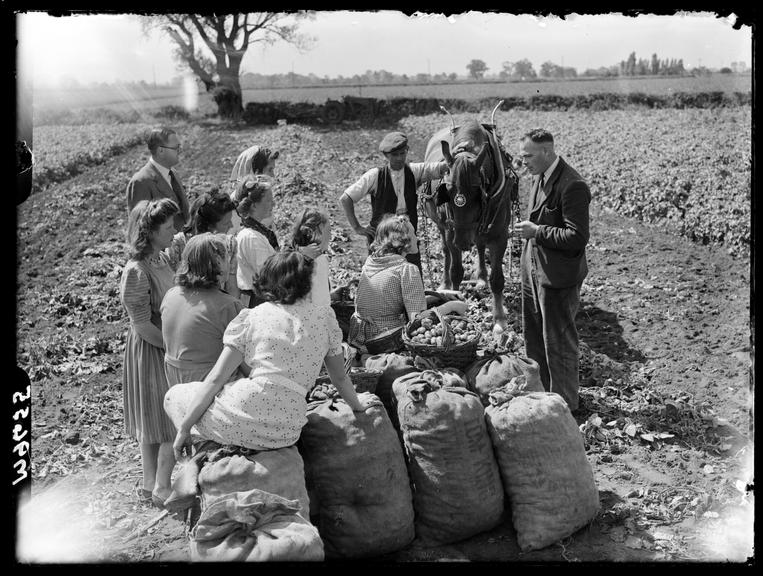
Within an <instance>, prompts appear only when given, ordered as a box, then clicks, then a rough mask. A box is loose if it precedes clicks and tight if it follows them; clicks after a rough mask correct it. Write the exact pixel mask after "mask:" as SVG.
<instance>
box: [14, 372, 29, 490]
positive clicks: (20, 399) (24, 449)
mask: <svg viewBox="0 0 763 576" xmlns="http://www.w3.org/2000/svg"><path fill="white" fill-rule="evenodd" d="M30 396H31V391H30V387H29V385H27V387H26V392H25V393H21V392H14V393H13V406H14V408H15V407H16V404H22V403H26V402H27V401H28V400H29V397H30ZM28 417H29V405H26V406H21V407H19V409H18V410H16V411H15V412H14V413H13V420H14V422H18V421H19V420H26V419H27V418H28ZM28 434H29V431H28V430H27V429H26V428H25V427H24V426H23V425H22V424H16V425H14V427H13V441H14V442H15V443H16V445H15V446H14V447H13V451H14V452H15V453H16V454H17V456H18V457H19V460H17V461H16V462H14V463H13V467H14V468H15V469H16V474H17V475H18V477H17V478H16V479H15V480H14V481H13V485H14V486H15V485H16V484H18V483H19V482H21V481H22V480H24V479H25V478H26V477H27V476H28V475H29V473H28V472H27V460H28V458H27V457H26V456H27V454H29V441H28V440H26V439H25V438H26V437H27V435H28Z"/></svg>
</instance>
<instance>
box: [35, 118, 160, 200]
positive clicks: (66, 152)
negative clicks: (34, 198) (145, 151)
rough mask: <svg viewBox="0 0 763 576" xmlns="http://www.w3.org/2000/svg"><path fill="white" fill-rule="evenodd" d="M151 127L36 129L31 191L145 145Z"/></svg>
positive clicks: (50, 127)
mask: <svg viewBox="0 0 763 576" xmlns="http://www.w3.org/2000/svg"><path fill="white" fill-rule="evenodd" d="M150 127H151V126H150V124H142V123H136V124H89V125H81V126H77V125H60V126H35V127H34V133H33V142H34V147H33V150H34V159H35V163H34V179H33V185H32V191H33V192H38V191H40V190H43V189H44V188H46V187H47V186H49V185H50V184H52V183H54V182H61V181H63V180H66V179H67V178H70V177H72V176H74V175H75V174H79V173H80V172H82V171H83V170H85V169H86V168H87V167H89V166H93V165H95V164H100V163H101V162H103V161H104V160H106V159H108V158H110V157H112V156H114V155H117V154H121V153H122V152H124V151H125V150H126V149H128V148H131V147H133V146H135V145H136V144H139V143H141V142H145V140H146V135H147V132H148V130H149V129H150Z"/></svg>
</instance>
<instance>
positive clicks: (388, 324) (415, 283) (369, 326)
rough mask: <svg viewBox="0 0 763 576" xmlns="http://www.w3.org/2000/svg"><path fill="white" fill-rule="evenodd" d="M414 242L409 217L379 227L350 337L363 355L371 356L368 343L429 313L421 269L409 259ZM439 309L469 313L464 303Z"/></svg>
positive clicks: (392, 218) (397, 217) (387, 219)
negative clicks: (367, 353) (367, 346)
mask: <svg viewBox="0 0 763 576" xmlns="http://www.w3.org/2000/svg"><path fill="white" fill-rule="evenodd" d="M413 242H415V236H414V235H413V233H412V227H411V222H410V220H409V219H408V216H406V215H394V214H385V215H384V216H383V217H382V219H381V221H380V222H379V224H378V225H377V227H376V234H375V237H374V241H373V242H372V243H371V246H370V252H371V254H370V255H369V256H368V258H366V261H365V263H364V264H363V268H362V270H361V274H360V281H359V282H358V290H357V294H356V296H355V313H354V314H353V315H352V317H351V318H350V329H349V334H348V337H347V342H348V343H349V344H350V345H351V346H353V347H354V348H356V349H358V351H359V352H360V353H361V354H364V353H366V352H367V349H366V346H365V343H366V342H367V341H368V340H371V339H372V338H375V337H376V336H378V335H379V334H381V333H382V332H386V331H387V330H392V329H393V328H398V327H401V328H402V327H403V326H404V325H405V324H406V323H407V322H409V321H410V320H412V319H413V318H414V317H415V316H416V315H417V314H419V313H420V312H423V311H424V310H426V309H427V302H426V297H425V293H424V282H423V280H422V279H421V274H420V273H419V269H418V268H417V267H416V265H415V264H412V263H411V262H408V261H407V260H406V259H405V255H406V254H408V251H409V250H410V248H411V244H412V243H413ZM438 308H440V311H441V312H442V313H443V314H450V313H453V312H455V313H458V314H464V313H465V312H466V304H465V303H464V302H460V301H452V302H446V303H445V304H442V305H441V306H439V307H438Z"/></svg>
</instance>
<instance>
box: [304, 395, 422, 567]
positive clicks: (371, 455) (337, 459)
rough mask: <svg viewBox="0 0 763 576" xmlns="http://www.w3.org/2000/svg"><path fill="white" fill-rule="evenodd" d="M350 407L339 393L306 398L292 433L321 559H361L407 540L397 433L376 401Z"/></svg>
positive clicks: (409, 526) (404, 475)
mask: <svg viewBox="0 0 763 576" xmlns="http://www.w3.org/2000/svg"><path fill="white" fill-rule="evenodd" d="M360 397H361V398H363V399H364V400H365V401H366V402H368V403H369V404H370V406H369V407H368V408H367V409H366V411H365V412H363V413H358V412H353V411H352V409H351V408H350V407H349V406H348V405H347V403H346V402H344V400H342V399H341V398H335V399H333V400H325V401H320V402H311V403H310V404H308V408H307V424H306V425H305V426H304V428H303V429H302V434H301V436H300V442H299V446H300V450H301V451H302V455H303V458H304V462H305V472H306V476H307V484H308V486H310V489H311V496H312V501H313V502H314V503H317V515H316V516H315V517H313V521H314V522H315V523H316V525H317V526H318V531H319V532H320V535H321V538H323V542H324V545H325V550H326V556H327V557H340V558H362V557H369V556H378V555H381V554H386V553H388V552H394V551H396V550H400V549H402V548H404V547H405V546H407V545H408V544H409V543H410V542H411V541H412V540H413V538H414V536H415V533H414V527H413V502H412V496H411V490H410V485H409V480H408V470H407V469H406V465H405V460H404V458H403V450H402V447H401V446H400V443H399V442H398V440H397V433H396V431H395V429H394V428H393V427H392V423H391V422H390V420H389V417H388V416H387V412H386V410H385V409H384V406H383V405H382V403H381V401H380V400H379V399H378V398H377V397H376V396H374V395H373V394H370V393H364V394H361V395H360Z"/></svg>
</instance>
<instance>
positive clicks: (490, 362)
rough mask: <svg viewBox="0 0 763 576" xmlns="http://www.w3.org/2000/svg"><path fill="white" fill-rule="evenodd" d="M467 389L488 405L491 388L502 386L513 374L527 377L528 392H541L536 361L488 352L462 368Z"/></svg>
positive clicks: (541, 387) (483, 403)
mask: <svg viewBox="0 0 763 576" xmlns="http://www.w3.org/2000/svg"><path fill="white" fill-rule="evenodd" d="M464 372H465V374H466V381H467V384H468V388H469V390H471V391H473V392H476V393H477V395H478V396H479V397H480V402H482V405H483V406H489V405H490V399H489V397H488V396H489V394H490V391H491V390H495V389H496V388H498V387H500V386H503V385H504V384H506V383H507V382H508V381H509V380H511V379H512V378H514V377H515V376H524V377H525V378H527V384H526V389H527V391H528V392H543V391H544V390H543V384H542V383H541V380H540V371H539V367H538V363H537V362H536V361H535V360H532V359H531V358H525V357H523V356H516V355H514V354H489V355H486V356H484V357H482V358H479V359H477V360H475V361H474V362H472V363H471V364H470V365H469V366H467V368H466V370H464Z"/></svg>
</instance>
